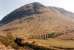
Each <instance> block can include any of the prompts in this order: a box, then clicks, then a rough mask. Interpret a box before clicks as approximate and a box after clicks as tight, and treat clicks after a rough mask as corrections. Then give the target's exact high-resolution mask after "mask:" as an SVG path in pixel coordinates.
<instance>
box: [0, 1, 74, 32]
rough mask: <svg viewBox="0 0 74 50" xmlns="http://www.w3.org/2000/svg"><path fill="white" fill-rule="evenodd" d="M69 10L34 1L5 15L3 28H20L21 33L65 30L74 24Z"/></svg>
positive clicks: (2, 23)
mask: <svg viewBox="0 0 74 50" xmlns="http://www.w3.org/2000/svg"><path fill="white" fill-rule="evenodd" d="M63 12H64V13H63ZM67 12H68V11H65V10H64V9H62V8H56V7H51V6H50V7H46V6H44V5H42V4H41V3H38V2H34V3H30V4H27V5H24V6H22V7H20V8H18V9H16V10H14V11H13V12H11V13H10V14H8V15H7V16H5V17H4V18H3V20H2V21H1V22H0V25H1V29H8V30H9V31H11V32H12V31H14V32H18V31H17V30H18V29H19V31H20V32H21V33H23V32H24V33H44V32H45V33H46V32H64V31H66V30H67V29H71V28H73V25H74V23H73V22H74V21H72V20H73V18H72V17H70V15H69V16H68V15H67V14H68V13H67ZM64 14H65V15H64ZM20 29H22V31H21V30H20ZM12 33H13V32H12Z"/></svg>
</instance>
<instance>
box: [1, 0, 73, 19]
mask: <svg viewBox="0 0 74 50" xmlns="http://www.w3.org/2000/svg"><path fill="white" fill-rule="evenodd" d="M32 2H40V3H42V4H43V5H45V6H55V7H60V8H64V9H66V10H68V11H71V12H73V13H74V0H0V20H1V19H2V18H3V17H4V16H6V15H7V14H9V13H10V12H12V11H13V10H15V9H17V8H19V7H21V6H23V5H25V4H29V3H32Z"/></svg>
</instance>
